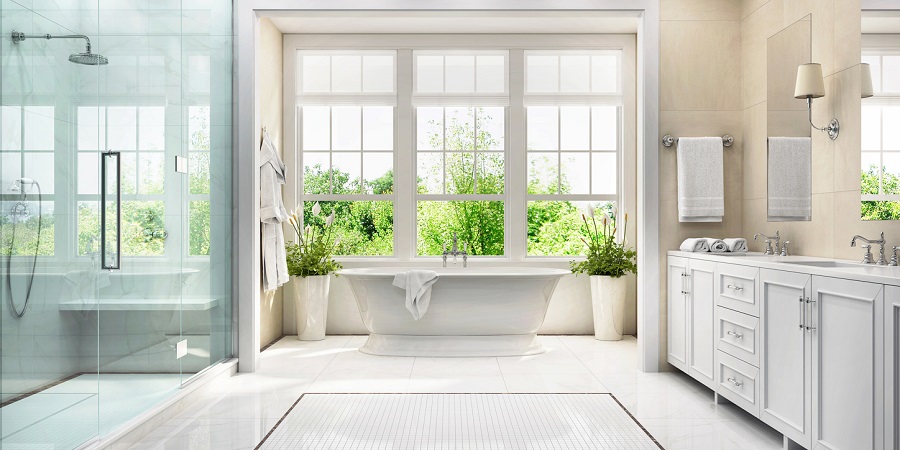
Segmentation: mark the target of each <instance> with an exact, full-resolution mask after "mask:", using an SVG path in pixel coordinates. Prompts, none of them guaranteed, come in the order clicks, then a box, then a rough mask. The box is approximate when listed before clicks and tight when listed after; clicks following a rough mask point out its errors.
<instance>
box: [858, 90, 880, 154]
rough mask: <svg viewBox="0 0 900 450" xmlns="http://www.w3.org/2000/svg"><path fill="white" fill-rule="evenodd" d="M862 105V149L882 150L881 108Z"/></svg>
mask: <svg viewBox="0 0 900 450" xmlns="http://www.w3.org/2000/svg"><path fill="white" fill-rule="evenodd" d="M865 102H866V101H865V100H863V106H862V149H863V150H881V108H880V107H877V106H866V105H865Z"/></svg>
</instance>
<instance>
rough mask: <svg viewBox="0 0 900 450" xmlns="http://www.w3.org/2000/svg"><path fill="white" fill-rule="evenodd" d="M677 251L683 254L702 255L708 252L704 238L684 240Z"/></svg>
mask: <svg viewBox="0 0 900 450" xmlns="http://www.w3.org/2000/svg"><path fill="white" fill-rule="evenodd" d="M679 250H681V251H683V252H698V253H703V252H708V251H709V245H708V244H707V242H706V239H704V238H691V239H685V240H684V242H682V243H681V247H679Z"/></svg>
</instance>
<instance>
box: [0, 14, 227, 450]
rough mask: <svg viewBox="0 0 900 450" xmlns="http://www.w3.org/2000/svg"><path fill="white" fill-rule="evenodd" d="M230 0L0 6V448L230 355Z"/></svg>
mask: <svg viewBox="0 0 900 450" xmlns="http://www.w3.org/2000/svg"><path fill="white" fill-rule="evenodd" d="M231 24H232V18H231V2H230V1H223V0H205V1H198V2H170V1H146V0H139V1H131V0H127V1H122V0H115V1H113V0H60V1H53V2H49V1H42V0H0V268H2V272H0V301H2V303H3V305H2V307H0V339H2V341H0V422H2V423H0V448H3V449H6V448H20V447H27V448H58V449H65V448H77V447H80V446H84V445H85V444H90V443H92V442H95V441H98V440H99V441H101V442H102V441H103V439H105V438H107V437H109V436H112V435H113V433H114V432H115V431H116V429H118V428H119V427H121V426H122V425H124V424H126V423H127V422H128V421H130V420H132V419H134V418H136V417H137V416H139V415H140V414H141V413H143V412H145V411H147V410H149V409H150V408H152V407H153V406H154V405H157V404H159V403H160V402H162V401H164V400H165V399H166V398H169V397H170V396H172V395H173V394H175V393H177V392H178V390H179V389H180V388H181V387H182V386H184V384H185V383H187V382H189V381H190V380H191V379H192V377H195V376H197V374H198V373H200V372H202V371H204V370H206V369H207V368H209V367H211V366H213V365H215V364H217V363H219V362H221V361H223V360H225V359H227V358H230V357H231V356H232V345H233V339H232V327H233V324H232V299H231V224H232V222H231V221H232V219H231V209H232V202H231V195H232V183H231V177H232V168H231V161H232V158H231V155H232V151H231V148H232V128H231V114H232V75H231V74H232V42H233V36H232V25H231Z"/></svg>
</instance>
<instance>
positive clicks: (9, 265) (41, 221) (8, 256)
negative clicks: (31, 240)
mask: <svg viewBox="0 0 900 450" xmlns="http://www.w3.org/2000/svg"><path fill="white" fill-rule="evenodd" d="M31 183H33V184H34V185H35V186H37V191H38V228H37V241H36V242H35V244H34V257H33V258H32V260H31V274H30V275H29V277H28V285H27V286H28V287H27V288H26V290H25V304H24V305H22V310H21V311H20V310H18V309H17V308H16V302H15V300H14V299H13V293H12V254H13V249H15V246H16V227H17V222H18V221H17V220H13V224H12V239H10V241H9V252H7V253H6V294H7V299H8V300H9V309H10V311H11V312H12V313H13V314H14V315H15V316H16V317H17V318H21V317H22V316H24V315H25V310H26V309H27V308H28V300H30V299H31V287H32V286H33V285H34V273H35V269H37V257H38V253H39V252H40V246H41V227H42V226H43V224H44V216H43V211H42V207H43V198H42V194H41V185H40V184H39V183H38V182H37V181H36V180H35V181H32V182H31ZM21 189H22V195H23V198H22V201H20V202H16V204H15V205H14V206H13V207H12V210H10V212H9V213H10V216H12V217H16V214H17V213H18V210H19V208H23V209H24V208H27V205H26V203H25V201H27V200H28V194H26V193H25V183H24V182H22V184H21Z"/></svg>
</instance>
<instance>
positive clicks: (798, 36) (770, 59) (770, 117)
mask: <svg viewBox="0 0 900 450" xmlns="http://www.w3.org/2000/svg"><path fill="white" fill-rule="evenodd" d="M811 55H812V15H807V16H806V17H804V18H802V19H800V20H798V21H797V22H794V23H793V24H791V25H790V26H788V27H786V28H785V29H783V30H782V31H780V32H779V33H777V34H775V35H773V36H771V37H769V39H768V42H767V56H766V59H767V63H768V64H767V66H768V73H767V76H766V82H767V95H766V106H767V130H768V152H767V185H768V189H767V208H766V209H767V215H768V221H769V222H787V221H807V220H812V139H811V128H810V125H809V117H808V114H809V112H808V109H807V106H806V99H796V98H794V85H795V83H796V79H797V67H798V66H800V65H801V64H807V63H809V62H811V57H812V56H811Z"/></svg>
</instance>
